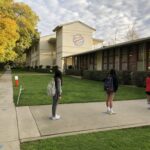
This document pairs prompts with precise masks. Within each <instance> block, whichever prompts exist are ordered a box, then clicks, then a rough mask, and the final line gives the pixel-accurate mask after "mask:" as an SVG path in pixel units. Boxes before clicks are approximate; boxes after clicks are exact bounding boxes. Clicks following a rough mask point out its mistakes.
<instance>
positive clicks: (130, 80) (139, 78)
mask: <svg viewBox="0 0 150 150" xmlns="http://www.w3.org/2000/svg"><path fill="white" fill-rule="evenodd" d="M66 74H68V75H77V76H81V70H73V69H71V70H70V69H69V70H66ZM107 74H108V71H90V70H84V71H83V75H82V78H84V79H89V80H96V81H104V79H105V77H106V76H107ZM147 74H148V72H146V71H135V72H131V71H117V76H118V80H119V83H120V84H123V85H136V86H138V87H145V78H146V76H147Z"/></svg>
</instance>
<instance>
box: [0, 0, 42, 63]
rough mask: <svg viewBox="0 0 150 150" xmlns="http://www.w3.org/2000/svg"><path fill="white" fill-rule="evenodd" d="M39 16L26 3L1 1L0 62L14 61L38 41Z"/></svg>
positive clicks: (8, 0)
mask: <svg viewBox="0 0 150 150" xmlns="http://www.w3.org/2000/svg"><path fill="white" fill-rule="evenodd" d="M38 20H39V19H38V16H37V15H36V14H35V13H34V12H33V11H32V10H31V8H30V7H29V6H28V5H26V4H24V3H16V2H13V0H0V37H2V38H1V39H0V61H1V62H3V61H8V60H14V59H15V57H16V56H17V55H18V56H19V57H20V56H21V55H22V54H23V53H24V51H25V50H26V49H28V48H29V47H31V45H32V44H33V43H34V42H35V41H37V40H38V38H39V33H38V32H37V30H36V25H37V22H38Z"/></svg>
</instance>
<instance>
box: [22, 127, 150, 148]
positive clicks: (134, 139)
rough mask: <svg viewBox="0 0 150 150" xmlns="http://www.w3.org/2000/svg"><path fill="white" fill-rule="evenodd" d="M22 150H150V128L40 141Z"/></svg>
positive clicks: (24, 144) (29, 143)
mask: <svg viewBox="0 0 150 150" xmlns="http://www.w3.org/2000/svg"><path fill="white" fill-rule="evenodd" d="M21 150H150V127H141V128H130V129H121V130H112V131H104V132H96V133H88V134H79V135H72V136H66V137H57V138H51V139H44V140H38V141H34V142H27V143H22V144H21Z"/></svg>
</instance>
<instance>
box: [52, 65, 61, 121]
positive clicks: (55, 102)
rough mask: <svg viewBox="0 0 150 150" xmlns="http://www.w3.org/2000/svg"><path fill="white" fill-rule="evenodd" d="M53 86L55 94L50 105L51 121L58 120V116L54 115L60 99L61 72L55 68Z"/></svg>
mask: <svg viewBox="0 0 150 150" xmlns="http://www.w3.org/2000/svg"><path fill="white" fill-rule="evenodd" d="M54 85H55V93H54V95H53V103H52V117H51V119H52V120H58V119H60V115H58V114H56V109H57V105H58V102H59V99H61V94H62V89H61V87H62V72H61V71H60V70H59V67H58V66H56V67H55V70H54Z"/></svg>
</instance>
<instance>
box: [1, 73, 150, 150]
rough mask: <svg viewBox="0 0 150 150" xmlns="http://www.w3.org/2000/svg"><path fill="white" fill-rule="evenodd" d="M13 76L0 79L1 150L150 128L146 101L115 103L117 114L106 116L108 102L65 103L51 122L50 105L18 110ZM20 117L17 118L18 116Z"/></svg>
mask: <svg viewBox="0 0 150 150" xmlns="http://www.w3.org/2000/svg"><path fill="white" fill-rule="evenodd" d="M12 94H13V93H12V82H11V76H10V74H5V75H3V76H2V77H1V79H0V114H1V115H0V119H1V121H0V150H19V141H21V142H23V141H30V140H36V139H41V138H47V137H55V136H64V135H71V134H78V133H86V132H96V131H104V130H112V129H121V128H129V127H137V126H143V125H150V117H149V114H150V109H148V106H147V104H146V100H131V101H116V102H114V110H115V111H116V112H117V114H115V115H108V114H107V113H106V108H105V103H104V102H101V103H98V102H96V103H82V104H63V105H59V106H58V113H59V114H60V115H61V119H60V120H50V119H49V116H50V114H51V106H49V105H44V106H25V107H17V108H16V109H15V107H14V104H13V97H12ZM16 114H17V117H16Z"/></svg>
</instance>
